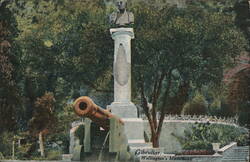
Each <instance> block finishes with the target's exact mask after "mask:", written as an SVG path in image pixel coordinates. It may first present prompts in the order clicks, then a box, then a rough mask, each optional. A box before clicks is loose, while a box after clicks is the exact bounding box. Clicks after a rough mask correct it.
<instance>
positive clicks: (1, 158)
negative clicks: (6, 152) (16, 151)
mask: <svg viewBox="0 0 250 162" xmlns="http://www.w3.org/2000/svg"><path fill="white" fill-rule="evenodd" d="M3 159H4V156H3V154H2V153H1V152H0V160H3Z"/></svg>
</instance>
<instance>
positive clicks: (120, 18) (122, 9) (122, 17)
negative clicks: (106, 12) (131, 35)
mask: <svg viewBox="0 0 250 162" xmlns="http://www.w3.org/2000/svg"><path fill="white" fill-rule="evenodd" d="M116 6H117V8H118V11H117V12H113V13H112V14H111V15H110V16H109V22H110V23H111V24H113V25H116V26H118V27H123V26H126V25H129V24H133V23H134V14H133V13H132V12H128V11H127V9H126V8H127V2H126V1H125V0H118V1H117V2H116Z"/></svg>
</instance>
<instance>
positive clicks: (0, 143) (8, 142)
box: [0, 132, 14, 157]
mask: <svg viewBox="0 0 250 162" xmlns="http://www.w3.org/2000/svg"><path fill="white" fill-rule="evenodd" d="M13 137H14V134H13V133H11V132H4V133H3V134H1V136H0V152H2V154H3V155H4V156H5V157H7V156H11V151H12V141H13Z"/></svg>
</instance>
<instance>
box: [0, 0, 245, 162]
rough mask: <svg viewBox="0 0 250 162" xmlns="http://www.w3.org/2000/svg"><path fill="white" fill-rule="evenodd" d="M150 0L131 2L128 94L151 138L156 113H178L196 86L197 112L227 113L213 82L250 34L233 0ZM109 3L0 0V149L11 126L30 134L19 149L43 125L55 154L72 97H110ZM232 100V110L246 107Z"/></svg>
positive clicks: (33, 152)
mask: <svg viewBox="0 0 250 162" xmlns="http://www.w3.org/2000/svg"><path fill="white" fill-rule="evenodd" d="M149 2H150V3H147V2H146V1H145V2H144V1H140V2H136V1H133V3H130V5H131V6H130V9H131V10H132V11H133V12H134V14H135V18H136V23H135V24H134V25H133V28H134V29H135V35H136V39H135V40H133V42H132V75H133V77H132V79H133V80H132V82H133V84H132V86H133V87H132V90H133V97H132V98H133V99H134V101H133V102H135V103H136V104H137V105H139V104H141V105H142V107H143V109H144V110H145V112H146V115H147V117H148V119H149V121H150V123H151V131H152V132H153V133H152V135H153V136H152V139H154V141H153V143H154V146H156V147H157V144H158V139H159V135H160V132H161V127H162V121H163V120H164V114H166V113H171V114H180V113H181V112H182V111H183V106H184V105H188V104H189V107H190V109H193V108H194V107H195V106H190V105H191V104H193V103H195V104H196V98H195V94H196V92H199V93H200V99H201V98H202V100H199V102H202V104H204V103H206V104H207V105H202V104H201V105H202V106H205V107H206V111H204V112H202V113H205V112H206V113H208V114H211V115H220V116H224V115H226V116H229V115H230V114H231V111H227V110H228V107H227V105H228V103H229V102H228V100H226V97H225V96H224V93H218V90H217V89H216V88H217V87H220V86H221V80H222V78H223V71H224V70H225V69H226V68H228V67H229V66H232V65H233V60H234V59H235V58H236V57H237V56H238V55H239V54H240V52H241V51H243V50H245V48H246V47H247V44H248V43H249V42H247V41H246V39H245V37H244V36H248V35H247V34H248V33H247V31H246V30H245V28H244V27H243V28H242V25H240V24H241V22H248V20H247V19H244V18H245V17H244V14H245V13H241V12H240V11H241V10H237V9H238V8H237V5H236V6H234V2H235V1H234V0H231V1H228V0H222V1H217V0H211V1H209V2H208V1H203V0H199V1H195V2H191V3H187V6H186V7H185V8H177V7H176V6H169V5H162V3H161V2H160V1H159V0H154V1H149ZM151 2H152V3H151ZM113 10H114V6H113V5H112V4H111V3H107V4H105V3H104V1H103V0H84V1H71V0H63V1H61V0H53V1H52V0H12V1H9V0H0V154H1V152H2V153H3V156H7V157H8V156H10V151H11V143H10V141H13V140H16V139H15V138H14V133H15V134H19V135H21V136H23V138H26V139H29V140H27V142H26V144H25V145H23V146H22V147H23V148H22V147H21V149H23V150H22V151H20V154H18V156H19V158H30V157H32V156H33V157H34V156H37V155H38V152H37V150H38V145H37V144H36V140H37V135H38V134H39V133H41V132H43V133H44V134H42V135H43V138H44V144H45V148H49V149H48V150H46V149H45V153H48V156H50V158H51V159H54V158H56V157H57V155H58V154H59V153H58V152H54V151H53V149H50V148H52V147H51V146H52V145H53V144H55V145H57V146H58V148H60V149H59V150H60V153H67V151H68V148H67V147H68V145H69V137H68V131H69V129H70V123H71V122H72V121H74V120H78V119H79V118H78V117H77V116H76V115H74V112H73V111H72V108H71V106H72V105H71V103H72V101H73V100H74V99H76V98H77V97H79V96H81V95H88V96H90V97H92V98H93V99H94V100H95V102H96V103H97V104H98V105H100V106H102V107H105V106H106V105H107V104H110V103H111V102H112V97H113V93H112V92H113V89H112V88H113V75H112V62H113V52H114V51H113V40H112V39H111V37H110V33H109V28H110V25H109V24H108V23H107V17H108V15H109V13H111V12H112V11H113ZM234 10H235V11H236V19H235V13H234ZM235 23H236V25H235ZM237 26H238V28H237ZM236 77H237V78H244V77H242V75H241V74H239V75H237V76H236ZM248 85H249V84H248V80H244V79H243V80H242V81H241V82H237V83H235V84H234V87H236V89H237V90H238V91H239V93H238V94H239V95H238V96H236V97H237V99H239V98H242V97H241V95H240V94H241V92H240V91H243V90H244V89H245V88H244V87H246V86H248ZM47 92H50V93H47ZM211 94H212V95H211ZM231 97H232V98H236V97H233V95H231ZM229 98H230V97H229ZM192 99H194V100H195V101H193V100H192ZM244 99H246V100H247V97H246V98H244ZM232 101H233V100H232ZM148 103H152V109H150V110H149V106H148V105H149V104H148ZM240 103H241V100H237V102H236V107H237V109H238V110H239V111H237V112H238V113H239V112H241V111H245V110H246V109H247V108H246V107H247V106H244V105H245V104H244V105H243V104H242V105H241V104H240ZM245 103H247V102H245ZM199 106H200V105H199V104H198V107H199ZM185 107H188V106H184V108H185ZM202 108H204V107H202ZM157 112H161V118H160V122H159V123H158V122H157V120H156V114H157ZM232 112H235V111H232ZM242 119H243V122H242V123H244V122H245V120H244V118H242ZM43 121H46V122H43ZM52 123H53V124H55V126H54V127H53V128H55V129H53V131H51V129H50V128H51V127H52ZM22 133H24V134H25V135H22ZM45 134H47V135H46V136H44V135H45ZM152 139H151V140H152ZM58 148H57V149H58Z"/></svg>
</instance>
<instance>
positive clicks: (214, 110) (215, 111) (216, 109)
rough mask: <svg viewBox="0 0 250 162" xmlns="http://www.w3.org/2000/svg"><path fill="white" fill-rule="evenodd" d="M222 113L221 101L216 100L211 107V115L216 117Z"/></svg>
mask: <svg viewBox="0 0 250 162" xmlns="http://www.w3.org/2000/svg"><path fill="white" fill-rule="evenodd" d="M220 111H221V100H219V99H217V98H216V99H214V101H213V102H212V103H211V105H210V106H209V114H210V115H214V116H220Z"/></svg>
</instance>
